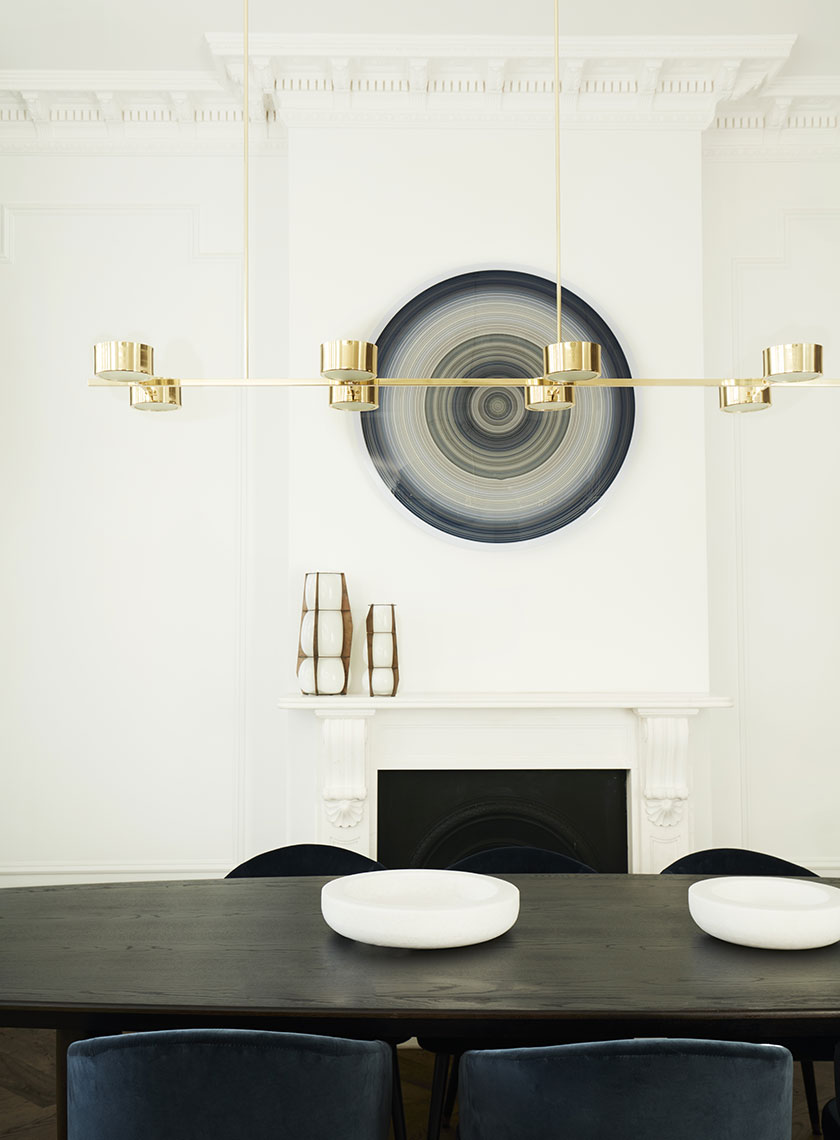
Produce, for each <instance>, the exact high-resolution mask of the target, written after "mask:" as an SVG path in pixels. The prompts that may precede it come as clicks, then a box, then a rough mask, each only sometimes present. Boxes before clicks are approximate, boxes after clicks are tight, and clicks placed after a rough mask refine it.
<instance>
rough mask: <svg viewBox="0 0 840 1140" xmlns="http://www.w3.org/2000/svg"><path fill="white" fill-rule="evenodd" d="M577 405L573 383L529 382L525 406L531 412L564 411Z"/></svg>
mask: <svg viewBox="0 0 840 1140" xmlns="http://www.w3.org/2000/svg"><path fill="white" fill-rule="evenodd" d="M574 406H575V389H574V385H573V384H529V385H528V386H527V388H526V389H525V407H526V408H527V410H528V411H529V412H562V411H565V410H566V409H568V408H573V407H574Z"/></svg>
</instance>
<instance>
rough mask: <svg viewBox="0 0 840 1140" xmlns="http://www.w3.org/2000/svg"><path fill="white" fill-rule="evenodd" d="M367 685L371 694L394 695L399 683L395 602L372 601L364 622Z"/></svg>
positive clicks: (380, 695) (379, 695)
mask: <svg viewBox="0 0 840 1140" xmlns="http://www.w3.org/2000/svg"><path fill="white" fill-rule="evenodd" d="M363 657H364V662H365V676H366V677H367V689H368V692H369V693H370V695H371V696H372V697H394V696H396V693H397V687H398V686H399V683H400V669H399V662H398V658H397V618H396V612H395V609H394V606H391V605H373V606H371V607H370V609H369V610H368V614H367V620H366V622H365V644H364V652H363Z"/></svg>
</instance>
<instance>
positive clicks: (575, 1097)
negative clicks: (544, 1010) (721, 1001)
mask: <svg viewBox="0 0 840 1140" xmlns="http://www.w3.org/2000/svg"><path fill="white" fill-rule="evenodd" d="M792 1075H793V1061H792V1059H791V1055H790V1053H789V1052H788V1051H787V1049H783V1048H782V1047H781V1046H779V1045H747V1044H742V1043H740V1042H733V1041H685V1040H681V1039H673V1040H668V1039H666V1038H657V1039H645V1038H637V1039H635V1040H632V1041H596V1042H590V1043H587V1044H584V1045H553V1046H548V1047H544V1048H537V1049H499V1050H495V1051H492V1052H479V1053H465V1054H464V1056H463V1057H462V1059H461V1111H460V1120H459V1134H460V1140H519V1138H520V1137H524V1136H527V1137H528V1140H559V1138H560V1137H564V1138H565V1137H569V1138H570V1140H571V1138H574V1140H607V1138H608V1140H659V1137H662V1136H666V1135H667V1136H678V1137H679V1140H709V1138H710V1137H714V1138H715V1140H736V1138H737V1140H742V1138H743V1137H747V1136H751V1137H755V1138H756V1140H758V1138H759V1137H760V1140H790V1125H791V1100H792V1083H793V1082H792Z"/></svg>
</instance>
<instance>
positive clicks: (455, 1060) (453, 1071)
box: [443, 1053, 461, 1128]
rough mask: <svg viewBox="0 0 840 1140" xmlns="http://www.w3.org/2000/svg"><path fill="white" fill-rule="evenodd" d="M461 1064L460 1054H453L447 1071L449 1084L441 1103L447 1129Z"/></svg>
mask: <svg viewBox="0 0 840 1140" xmlns="http://www.w3.org/2000/svg"><path fill="white" fill-rule="evenodd" d="M460 1064H461V1054H460V1053H453V1055H452V1065H451V1067H450V1069H449V1082H448V1084H447V1086H446V1099H445V1100H444V1102H443V1123H444V1125H445V1126H446V1127H447V1128H448V1127H449V1122H450V1120H451V1119H452V1112H453V1110H454V1108H455V1101H456V1099H457V1096H458V1070H459V1068H460Z"/></svg>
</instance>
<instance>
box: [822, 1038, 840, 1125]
mask: <svg viewBox="0 0 840 1140" xmlns="http://www.w3.org/2000/svg"><path fill="white" fill-rule="evenodd" d="M838 1096H840V1045H837V1046H836V1047H835V1049H834V1096H833V1097H832V1098H831V1100H830V1101H829V1102H828V1103H827V1104H826V1106H825V1108H824V1109H823V1112H822V1130H823V1135H824V1136H825V1140H840V1109H838V1101H837V1098H838Z"/></svg>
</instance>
